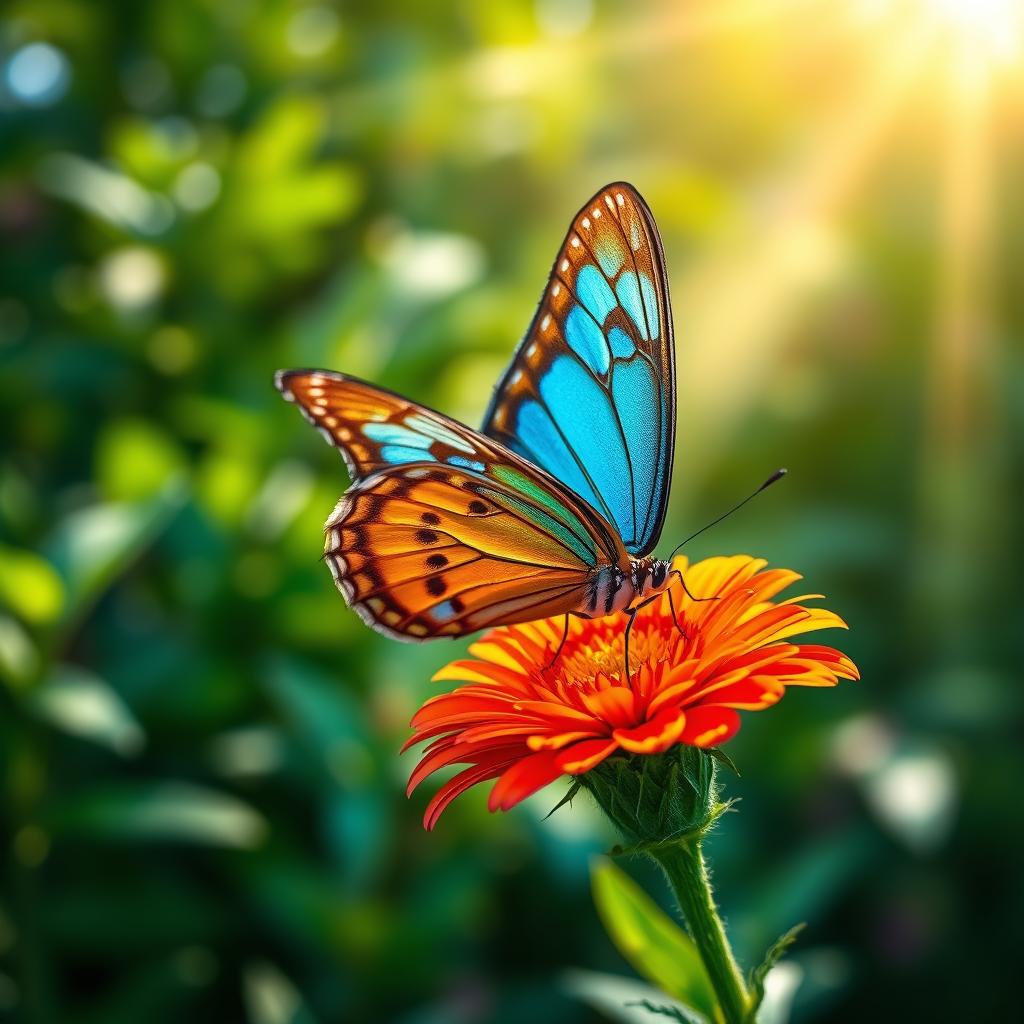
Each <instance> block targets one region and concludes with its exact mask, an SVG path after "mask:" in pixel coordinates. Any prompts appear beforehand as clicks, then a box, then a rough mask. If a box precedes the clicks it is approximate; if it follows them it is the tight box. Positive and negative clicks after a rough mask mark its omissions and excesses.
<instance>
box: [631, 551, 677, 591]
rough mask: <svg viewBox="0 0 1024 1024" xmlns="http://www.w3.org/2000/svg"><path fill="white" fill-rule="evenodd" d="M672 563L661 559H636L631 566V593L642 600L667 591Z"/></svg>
mask: <svg viewBox="0 0 1024 1024" xmlns="http://www.w3.org/2000/svg"><path fill="white" fill-rule="evenodd" d="M671 570H672V563H671V562H666V561H665V560H664V559H663V558H649V557H648V558H638V559H636V560H635V561H634V562H633V565H632V575H633V579H632V583H633V593H634V595H635V597H636V598H638V599H640V600H642V599H643V598H645V597H649V596H650V595H651V594H660V593H661V592H662V591H663V590H667V589H668V585H669V574H670V572H671Z"/></svg>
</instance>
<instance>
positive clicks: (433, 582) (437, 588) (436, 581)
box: [427, 576, 448, 597]
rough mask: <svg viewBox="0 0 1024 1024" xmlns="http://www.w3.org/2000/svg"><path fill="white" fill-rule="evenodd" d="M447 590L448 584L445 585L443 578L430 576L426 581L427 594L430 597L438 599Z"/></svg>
mask: <svg viewBox="0 0 1024 1024" xmlns="http://www.w3.org/2000/svg"><path fill="white" fill-rule="evenodd" d="M447 589H448V584H447V583H445V581H444V577H443V576H431V577H430V579H429V580H427V593H428V594H430V595H431V597H440V596H441V595H442V594H443V593H444V592H445V591H446V590H447Z"/></svg>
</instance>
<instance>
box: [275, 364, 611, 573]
mask: <svg viewBox="0 0 1024 1024" xmlns="http://www.w3.org/2000/svg"><path fill="white" fill-rule="evenodd" d="M275 383H276V384H277V387H278V389H279V390H280V391H281V394H282V395H283V396H284V397H285V398H286V399H287V400H288V401H290V402H295V403H296V404H297V405H298V406H299V408H300V409H301V410H302V413H303V415H304V416H305V417H306V418H307V419H308V420H309V421H310V422H311V423H312V424H313V425H314V426H316V427H317V428H318V429H319V431H320V433H321V434H322V435H323V436H324V438H325V439H326V440H327V441H328V443H329V444H331V445H332V446H333V447H335V448H337V449H338V450H339V451H340V452H341V454H342V455H343V456H344V458H345V461H346V463H347V465H348V468H349V472H350V474H351V476H352V478H353V480H355V481H362V480H365V479H367V478H368V477H370V476H372V475H373V474H375V473H378V472H381V471H383V470H386V469H395V468H397V467H400V466H407V465H424V464H426V465H429V466H436V467H438V468H442V469H446V470H447V469H457V470H460V471H463V472H465V473H468V474H471V475H473V476H474V477H476V478H477V480H478V482H480V481H483V482H490V484H491V485H492V486H497V487H502V488H506V489H510V490H511V491H512V492H515V493H519V494H520V495H521V496H524V497H526V498H528V499H529V500H530V501H531V502H533V503H534V504H537V505H539V506H546V508H547V512H548V515H549V518H551V519H552V521H553V522H555V523H556V524H557V526H558V528H559V529H567V530H569V531H571V532H573V533H574V534H577V535H579V536H581V537H586V538H588V541H587V543H588V544H591V545H592V546H594V547H596V548H598V549H600V550H601V551H602V552H603V556H604V557H605V558H607V559H608V560H610V561H613V562H618V561H620V560H621V557H622V555H623V551H622V544H621V542H620V541H619V539H618V537H617V535H616V533H615V529H614V527H612V526H611V525H610V524H609V523H607V522H605V521H604V519H603V518H602V517H601V516H600V515H598V514H597V513H595V512H594V510H593V509H592V508H590V507H589V506H588V505H586V504H585V503H583V502H580V501H579V500H578V498H577V496H576V495H575V494H574V493H573V492H572V491H571V490H570V489H569V488H567V487H565V486H563V485H562V484H560V483H559V482H558V481H557V480H556V479H554V478H553V477H551V476H549V475H548V474H547V473H545V472H544V471H543V470H541V469H538V468H537V467H536V466H535V465H532V464H531V463H530V462H529V461H527V460H525V459H523V458H522V457H521V456H519V455H517V454H516V453H514V452H512V451H510V450H509V449H508V448H506V447H505V446H504V445H503V444H501V443H500V442H499V441H496V440H495V439H492V438H488V437H485V436H484V435H483V434H481V433H479V431H476V430H473V429H472V427H467V426H466V425H465V424H464V423H459V422H458V421H457V420H453V419H451V418H450V417H448V416H445V415H443V414H442V413H439V412H436V411H435V410H433V409H428V408H427V407H426V406H423V405H419V404H418V403H416V402H413V401H411V400H409V399H407V398H403V397H402V396H401V395H396V394H394V393H393V392H391V391H387V390H385V389H384V388H379V387H377V386H376V385H373V384H368V383H367V382H366V381H361V380H358V379H357V378H355V377H349V376H347V375H346V374H341V373H331V372H328V371H326V370H282V371H280V372H279V373H278V374H277V376H276V378H275Z"/></svg>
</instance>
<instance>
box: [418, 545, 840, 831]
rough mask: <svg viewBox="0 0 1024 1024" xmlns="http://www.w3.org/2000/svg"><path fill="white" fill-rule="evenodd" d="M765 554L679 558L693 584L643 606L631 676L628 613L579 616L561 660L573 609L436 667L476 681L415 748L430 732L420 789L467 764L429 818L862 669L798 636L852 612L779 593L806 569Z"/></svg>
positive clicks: (732, 728) (422, 717)
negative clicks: (473, 797)
mask: <svg viewBox="0 0 1024 1024" xmlns="http://www.w3.org/2000/svg"><path fill="white" fill-rule="evenodd" d="M766 565H767V562H766V561H765V560H764V559H760V558H751V557H750V556H748V555H735V556H733V557H719V558H708V559H705V560H704V561H701V562H696V563H695V564H694V565H692V566H689V565H688V562H687V560H686V559H685V558H677V559H676V560H675V563H674V567H675V568H678V569H679V570H680V571H681V572H683V573H684V574H685V579H686V589H684V588H683V587H682V586H681V585H680V583H679V582H678V581H676V582H674V583H673V585H672V587H671V588H670V590H669V591H667V592H666V593H664V594H662V595H660V596H658V597H657V598H655V599H654V600H653V601H651V602H650V603H649V604H647V605H644V606H643V607H641V608H640V610H639V611H637V613H636V621H635V622H634V624H633V629H632V633H631V636H630V667H631V669H632V673H631V678H627V676H626V674H625V672H624V669H623V654H624V652H623V646H624V637H625V629H626V625H627V623H628V621H629V617H628V615H626V614H625V613H623V612H620V613H617V614H615V615H609V616H606V617H604V618H600V619H580V618H577V617H571V618H570V619H569V632H568V637H567V639H566V642H565V645H564V647H563V649H562V651H561V654H560V655H559V656H558V658H557V660H555V661H554V663H553V664H551V662H552V659H553V658H554V655H555V652H556V651H557V650H558V645H559V643H560V641H561V639H562V635H563V630H564V628H565V626H564V619H563V618H562V617H561V616H558V617H555V618H551V619H543V620H540V621H538V622H532V623H528V624H526V625H518V626H501V627H498V628H497V629H493V630H491V631H490V632H489V633H486V634H485V635H484V636H483V637H482V638H481V639H480V640H479V641H477V642H476V643H474V644H472V645H471V646H470V648H469V652H470V654H472V655H473V658H474V660H462V661H454V662H452V663H451V664H449V665H447V666H446V667H445V668H443V669H441V670H440V671H439V672H438V673H437V674H436V675H435V676H434V679H435V680H443V681H450V680H457V681H460V682H462V683H464V684H465V685H463V686H459V687H457V688H456V689H454V690H452V691H451V692H450V693H445V694H441V695H439V696H436V697H432V698H431V699H430V700H428V701H427V702H426V703H425V704H424V705H423V707H421V708H420V710H419V711H418V712H417V713H416V715H415V716H414V717H413V720H412V728H413V735H412V737H411V738H410V739H409V741H408V743H407V744H406V746H405V748H403V749H408V748H409V747H410V746H413V745H415V744H417V743H420V742H421V741H424V740H429V741H431V742H430V743H429V744H428V746H427V747H426V748H425V750H424V751H423V755H422V758H421V760H420V762H419V764H418V765H417V766H416V769H415V770H414V771H413V773H412V776H411V778H410V779H409V793H410V794H411V793H412V791H413V790H414V789H415V788H416V787H417V786H418V785H419V784H420V783H421V782H422V781H423V780H424V779H426V778H427V777H428V776H429V775H432V774H433V773H434V772H436V771H438V770H439V769H441V768H445V767H447V766H449V765H466V766H467V767H465V768H463V769H462V770H461V771H459V772H458V773H457V774H456V775H455V776H454V777H452V778H451V779H449V780H448V781H447V782H445V783H444V785H442V786H441V788H440V789H439V790H438V792H437V794H436V795H435V796H434V797H433V799H432V800H431V801H430V803H429V804H428V806H427V810H426V814H425V816H424V819H423V824H424V827H426V828H427V829H432V828H433V827H434V825H435V824H436V823H437V819H438V817H439V816H440V815H441V812H442V811H444V809H445V808H446V807H447V806H448V804H450V803H451V801H452V800H454V799H455V797H457V796H458V795H459V794H460V793H463V792H465V791H466V790H467V789H469V788H470V787H471V786H475V785H476V784H477V783H480V782H485V781H487V780H489V779H497V782H496V783H495V785H494V787H493V788H492V790H491V796H490V803H489V806H490V809H491V810H492V811H496V810H508V809H509V808H510V807H513V806H514V805H515V804H517V803H519V802H520V801H521V800H523V799H525V798H526V797H528V796H530V795H531V794H533V793H535V792H536V791H537V790H539V789H541V788H542V787H544V786H546V785H548V783H550V782H554V781H555V780H556V779H557V778H558V777H559V776H560V775H582V774H584V773H585V772H588V771H590V770H591V769H593V768H595V767H596V766H597V765H599V764H601V763H602V762H603V761H605V760H606V759H607V758H610V757H612V756H613V755H615V754H619V753H621V754H626V755H635V754H639V755H644V754H659V753H661V752H663V751H665V750H667V749H669V748H670V747H672V746H674V745H675V744H689V745H691V746H695V747H713V746H717V745H718V744H720V743H724V742H725V741H726V740H728V739H729V738H730V737H732V736H733V735H734V734H735V733H736V730H737V729H738V728H739V725H740V718H739V714H738V711H760V710H762V709H763V708H768V707H771V706H772V705H773V704H775V703H777V702H778V701H779V700H780V698H781V697H782V694H783V693H784V692H785V689H786V687H787V686H835V685H836V683H838V681H839V680H840V679H857V678H859V676H858V672H857V668H856V666H855V665H854V664H853V662H852V661H851V660H850V659H849V658H848V657H846V655H844V654H842V653H841V652H840V651H837V650H835V649H834V648H832V647H823V646H820V645H818V644H796V643H793V642H791V640H790V638H791V637H794V636H795V635H797V634H800V633H808V632H811V631H812V630H817V629H828V628H832V627H839V628H843V629H845V628H846V623H845V622H843V620H842V619H840V618H839V616H838V615H836V614H834V613H833V612H830V611H826V610H825V609H823V608H808V607H806V606H805V605H804V604H803V603H802V602H804V601H807V600H811V599H814V598H819V597H821V595H820V594H811V595H804V596H801V597H794V598H790V599H789V600H788V601H779V602H775V601H773V598H774V597H775V596H776V595H777V594H779V593H780V592H781V591H782V590H784V589H785V588H786V587H788V586H790V585H791V584H793V583H795V582H796V581H797V580H799V579H801V577H800V576H799V575H798V574H797V573H795V572H792V571H790V570H787V569H767V568H766ZM686 590H689V592H690V594H693V595H694V596H695V597H696V598H699V600H694V599H693V598H691V597H690V596H689V595H688V594H687V593H686ZM670 594H671V604H670V597H669V595H670ZM708 598H711V600H708ZM672 606H674V607H675V610H676V613H677V617H676V622H675V623H674V622H673V612H672ZM676 623H677V624H678V627H677V624H676Z"/></svg>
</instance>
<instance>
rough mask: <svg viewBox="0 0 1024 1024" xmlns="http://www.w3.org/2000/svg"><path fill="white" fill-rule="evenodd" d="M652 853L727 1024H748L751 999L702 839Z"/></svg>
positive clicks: (683, 842) (680, 843)
mask: <svg viewBox="0 0 1024 1024" xmlns="http://www.w3.org/2000/svg"><path fill="white" fill-rule="evenodd" d="M649 853H650V855H651V856H652V857H653V858H654V859H655V860H656V861H657V862H658V863H659V864H660V865H661V868H662V870H663V871H664V872H665V875H666V876H667V877H668V880H669V884H670V885H671V886H672V890H673V892H674V893H675V896H676V899H677V900H678V901H679V909H680V910H681V911H682V913H683V917H684V918H685V919H686V925H687V927H688V928H689V931H690V935H691V936H692V938H693V941H694V944H695V945H696V947H697V950H698V952H699V953H700V956H701V959H702V960H703V961H704V968H705V970H706V971H707V972H708V978H709V979H710V981H711V986H712V988H714V990H715V995H716V996H717V997H718V1004H719V1006H720V1007H721V1010H722V1016H723V1018H724V1020H725V1024H745V1022H746V1020H747V1014H748V1012H749V1011H748V1007H749V1005H750V997H749V996H748V995H747V989H746V986H745V985H744V983H743V975H742V974H741V973H740V969H739V965H738V964H737V963H736V958H735V957H734V956H733V952H732V948H731V947H730V946H729V940H728V939H727V938H726V935H725V928H724V927H723V925H722V919H721V918H720V917H719V916H718V910H717V909H716V907H715V900H714V896H713V895H712V892H711V880H710V878H709V877H708V871H707V866H706V865H705V863H704V856H703V854H702V853H701V848H700V839H699V838H691V839H684V840H682V841H681V842H678V843H671V844H667V845H665V846H659V847H655V848H654V849H651V850H650V851H649Z"/></svg>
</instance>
